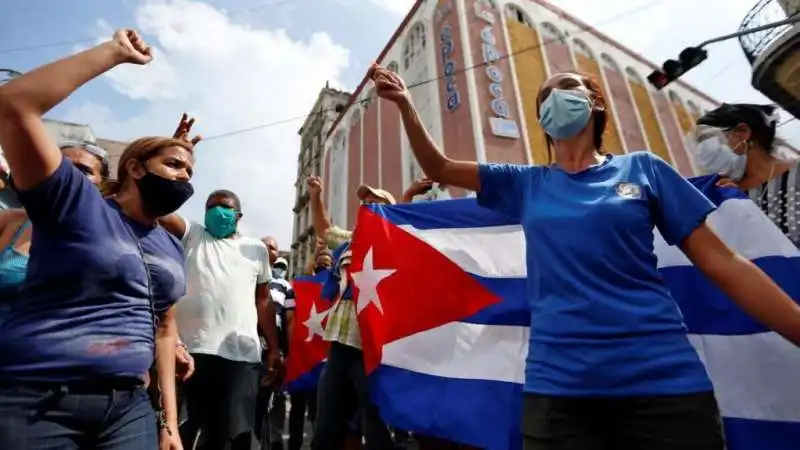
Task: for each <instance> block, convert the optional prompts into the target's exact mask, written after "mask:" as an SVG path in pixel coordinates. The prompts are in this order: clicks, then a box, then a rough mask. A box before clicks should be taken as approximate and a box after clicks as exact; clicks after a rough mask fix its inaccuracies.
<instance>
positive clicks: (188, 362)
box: [175, 345, 194, 381]
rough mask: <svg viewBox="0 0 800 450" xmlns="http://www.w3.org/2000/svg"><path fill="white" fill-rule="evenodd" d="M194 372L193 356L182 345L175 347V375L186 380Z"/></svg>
mask: <svg viewBox="0 0 800 450" xmlns="http://www.w3.org/2000/svg"><path fill="white" fill-rule="evenodd" d="M192 374H194V358H192V355H190V354H189V351H188V350H186V347H184V346H183V345H178V346H177V347H176V348H175V376H177V377H178V378H180V379H181V380H182V381H186V380H188V379H189V377H191V376H192Z"/></svg>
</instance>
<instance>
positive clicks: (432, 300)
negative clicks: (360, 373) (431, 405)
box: [349, 207, 501, 373]
mask: <svg viewBox="0 0 800 450" xmlns="http://www.w3.org/2000/svg"><path fill="white" fill-rule="evenodd" d="M357 224H358V226H357V227H356V230H355V234H354V236H353V243H352V246H351V249H352V252H353V253H352V255H353V256H352V264H351V266H350V269H349V274H350V276H351V280H350V282H351V286H352V287H353V297H354V298H355V299H356V300H355V301H356V304H357V305H358V304H359V303H361V305H362V307H363V311H361V313H360V314H359V315H358V320H359V325H360V328H361V339H362V345H363V350H364V361H365V364H366V369H367V373H369V372H371V371H372V370H374V369H375V368H376V367H377V366H378V365H379V364H380V361H381V356H382V349H383V346H384V345H385V344H388V343H390V342H392V341H395V340H398V339H401V338H404V337H407V336H411V335H413V334H415V333H419V332H422V331H425V330H430V329H433V328H436V327H439V326H442V325H445V324H448V323H450V322H455V321H458V320H461V319H464V318H465V317H469V316H471V315H473V314H475V313H477V312H478V311H480V310H482V309H484V308H486V307H487V306H490V305H492V304H495V303H499V302H500V300H501V299H500V298H499V297H498V296H497V295H495V294H494V293H492V292H490V291H489V290H487V289H486V288H485V287H484V286H483V285H482V284H481V283H480V282H479V281H478V280H477V279H476V278H474V277H472V276H471V275H470V274H468V273H467V272H465V271H464V270H463V269H461V267H459V266H458V265H457V264H455V263H454V262H453V261H451V260H450V259H448V258H447V257H446V256H445V255H443V254H442V253H440V252H439V251H437V250H436V249H435V248H433V247H431V246H430V245H428V244H427V243H426V242H423V241H421V240H419V239H417V238H416V237H414V236H413V235H412V234H410V233H408V232H406V231H405V230H403V229H401V228H399V227H397V226H396V225H394V224H392V223H391V222H389V221H388V220H386V219H385V218H383V217H382V216H380V215H379V214H376V213H374V212H373V211H371V210H370V209H369V208H366V207H362V208H361V210H360V211H359V215H358V222H357ZM369 253H371V255H369ZM365 259H366V261H367V264H365ZM370 260H371V265H372V267H371V268H370V267H369V265H370V264H369V262H370ZM365 269H366V270H365ZM370 269H373V271H374V272H377V271H381V270H385V271H393V272H383V275H386V274H387V273H391V274H390V275H388V276H385V277H383V278H382V279H381V280H380V282H379V283H378V285H377V294H378V295H377V297H378V302H372V303H371V304H368V305H366V306H364V304H365V300H368V299H366V298H360V296H361V295H362V292H361V291H360V289H361V288H363V286H362V287H361V288H360V287H359V286H358V283H357V282H355V281H356V280H357V279H358V278H359V274H361V273H364V272H367V271H370ZM362 278H363V275H362ZM367 294H369V293H367ZM366 297H370V295H366Z"/></svg>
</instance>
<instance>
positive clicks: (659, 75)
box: [647, 70, 671, 90]
mask: <svg viewBox="0 0 800 450" xmlns="http://www.w3.org/2000/svg"><path fill="white" fill-rule="evenodd" d="M647 81H649V82H650V84H652V85H653V87H655V88H656V89H658V90H661V89H662V88H663V87H664V86H666V85H668V84H669V83H670V81H671V80H670V79H669V77H667V74H666V73H664V72H662V71H660V70H654V71H653V73H651V74H650V75H648V76H647Z"/></svg>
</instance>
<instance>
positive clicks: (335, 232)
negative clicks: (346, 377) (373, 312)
mask: <svg viewBox="0 0 800 450" xmlns="http://www.w3.org/2000/svg"><path fill="white" fill-rule="evenodd" d="M352 237H353V232H352V231H348V230H343V229H341V228H339V227H336V226H331V227H330V228H328V229H327V230H325V235H324V236H323V240H324V241H325V244H326V245H327V246H328V248H329V249H331V250H334V249H336V248H337V247H339V246H341V245H342V244H345V243H347V242H349V241H350V240H351V239H352ZM350 257H351V253H350V249H349V248H348V249H346V250H345V251H344V252H342V254H341V256H339V259H338V261H336V264H335V265H334V267H333V270H334V272H335V274H334V276H337V277H338V279H339V294H338V296H337V298H336V301H335V302H334V304H333V306H332V307H331V312H330V313H329V314H328V323H327V325H326V326H325V334H324V336H323V338H324V339H325V340H326V341H332V342H338V343H340V344H344V345H347V346H350V347H355V348H357V349H361V330H360V329H359V327H358V316H357V314H356V305H355V303H354V302H353V299H352V298H347V297H350V295H348V294H349V289H347V283H348V282H347V267H348V266H349V265H350Z"/></svg>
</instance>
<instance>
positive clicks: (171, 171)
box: [0, 30, 194, 450]
mask: <svg viewBox="0 0 800 450" xmlns="http://www.w3.org/2000/svg"><path fill="white" fill-rule="evenodd" d="M150 60H151V56H150V49H149V47H148V46H147V44H145V43H144V41H143V40H142V39H141V38H140V37H139V36H138V35H137V34H136V32H134V31H132V30H121V31H118V32H117V33H116V34H115V35H114V38H113V40H111V41H109V42H106V43H104V44H101V45H99V46H97V47H94V48H92V49H89V50H86V51H84V52H81V53H78V54H75V55H72V56H70V57H67V58H64V59H62V60H60V61H57V62H55V63H52V64H49V65H46V66H43V67H40V68H38V69H36V70H33V71H31V72H28V73H27V74H25V75H23V76H20V77H18V78H15V79H14V80H11V81H10V82H8V83H7V84H5V85H3V86H0V146H2V148H3V151H4V153H5V156H6V158H7V160H8V163H9V166H10V169H11V173H13V178H12V182H13V183H14V185H15V188H16V190H17V191H18V194H19V198H20V201H21V203H22V204H23V206H24V207H25V210H26V211H27V213H28V217H29V218H30V221H31V223H32V225H33V228H34V229H35V230H36V233H35V234H34V237H33V240H32V243H31V248H30V259H29V262H28V272H27V278H26V280H25V283H24V284H23V286H22V291H21V296H22V297H23V298H24V299H25V301H23V302H19V303H18V304H17V305H16V306H15V308H14V309H13V310H12V311H11V312H10V313H9V315H7V316H5V317H4V318H3V319H2V324H0V325H2V326H0V411H2V420H0V448H4V449H5V448H8V449H21V448H45V447H47V448H58V449H104V450H111V449H113V450H127V449H140V448H156V447H157V446H158V445H159V444H160V448H161V449H171V450H180V449H182V446H181V442H180V438H179V437H178V430H177V411H176V407H175V344H176V341H177V330H176V329H175V324H174V319H173V317H172V306H173V304H174V303H175V302H176V301H177V300H178V299H179V298H180V297H181V296H183V295H184V293H185V288H186V283H185V276H184V257H183V251H182V248H181V245H180V242H178V240H177V239H175V238H173V237H172V236H171V235H170V234H169V233H167V232H166V231H165V230H164V229H163V228H162V227H160V226H159V225H158V221H157V219H158V217H160V216H163V215H165V214H169V213H171V212H173V211H175V210H176V209H178V208H179V207H180V206H181V205H182V204H183V203H184V202H185V201H186V200H187V199H188V198H189V197H190V196H191V195H192V193H193V190H192V186H191V185H190V184H189V180H190V178H191V174H192V166H193V164H194V158H193V156H192V151H193V147H192V145H191V143H188V142H186V141H184V140H179V139H167V138H155V137H150V138H142V139H138V140H136V141H134V142H132V143H131V144H130V145H129V146H128V147H127V148H126V149H125V151H124V153H123V155H122V158H121V160H120V163H119V169H118V176H117V178H118V181H119V184H118V185H117V190H116V192H115V194H116V195H115V196H114V197H113V198H112V199H104V198H103V195H102V194H101V192H100V191H99V190H98V189H97V188H96V187H95V186H94V185H93V184H92V182H91V181H90V180H89V179H88V178H87V177H86V176H85V175H84V174H83V173H82V172H81V171H80V170H78V169H77V168H76V167H75V166H74V165H73V164H72V163H71V162H70V161H69V160H68V159H65V158H64V157H63V155H62V153H61V152H60V151H59V149H58V146H56V145H55V143H53V142H52V141H51V140H50V138H49V137H48V135H47V132H46V131H45V128H44V125H43V123H42V116H43V115H44V114H46V113H47V112H48V111H49V110H50V109H52V108H53V107H55V106H56V105H58V104H59V103H61V102H62V101H63V100H64V99H66V98H67V97H68V96H69V95H70V94H72V93H73V92H74V91H75V90H76V89H77V88H78V87H80V86H81V85H83V84H84V83H86V82H88V81H90V80H91V79H93V78H95V77H97V76H99V75H101V74H103V73H104V72H106V71H108V70H110V69H112V68H114V67H115V66H117V65H120V64H123V63H133V64H139V65H142V64H146V63H148V62H149V61H150ZM156 352H157V358H156V365H157V371H158V375H159V380H160V381H159V383H160V391H161V394H162V405H163V411H162V412H161V413H160V414H159V416H158V418H159V419H160V420H157V416H156V415H155V414H154V411H153V408H152V407H151V405H150V402H149V400H148V397H147V395H146V393H145V391H144V389H143V388H142V385H143V379H144V376H145V374H146V373H147V371H148V368H149V367H150V365H151V364H152V363H153V359H154V356H155V353H156ZM159 425H160V427H161V429H160V431H159V428H158V426H159Z"/></svg>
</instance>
